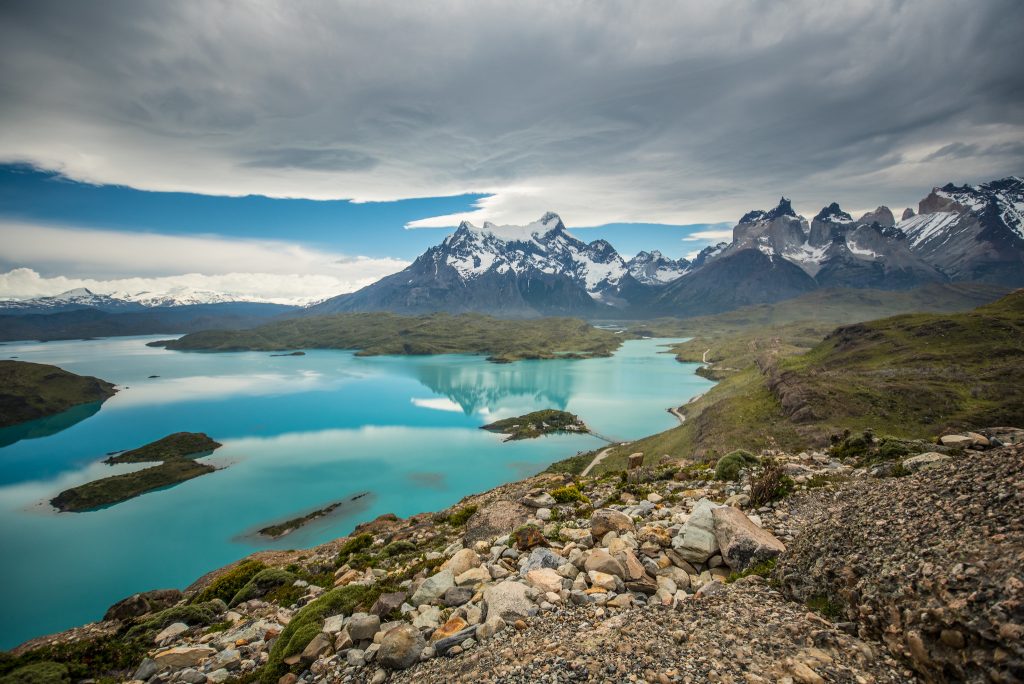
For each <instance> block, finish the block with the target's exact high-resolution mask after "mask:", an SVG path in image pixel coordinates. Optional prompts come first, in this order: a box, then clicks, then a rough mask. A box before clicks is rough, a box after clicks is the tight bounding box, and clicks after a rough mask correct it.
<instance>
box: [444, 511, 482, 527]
mask: <svg viewBox="0 0 1024 684" xmlns="http://www.w3.org/2000/svg"><path fill="white" fill-rule="evenodd" d="M477 508H478V507H477V506H465V507H463V508H460V509H459V510H457V511H455V512H454V513H452V514H451V515H449V516H448V522H449V523H450V524H452V525H454V526H455V527H462V526H463V525H465V524H466V521H467V520H469V519H470V518H471V517H472V516H473V514H474V513H476V510H477Z"/></svg>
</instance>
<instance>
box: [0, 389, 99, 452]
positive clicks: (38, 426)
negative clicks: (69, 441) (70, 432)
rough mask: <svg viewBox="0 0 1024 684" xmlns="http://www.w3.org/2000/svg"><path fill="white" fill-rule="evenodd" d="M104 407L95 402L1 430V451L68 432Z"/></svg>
mask: <svg viewBox="0 0 1024 684" xmlns="http://www.w3.org/2000/svg"><path fill="white" fill-rule="evenodd" d="M102 405H103V402H102V401H94V402H91V403H88V404H79V405H78V406H73V407H71V408H69V409H68V410H67V411H64V412H62V413H58V414H56V415H53V416H47V417H46V418H37V419H36V420H30V421H28V422H25V423H18V424H17V425H11V426H10V427H5V428H0V449H2V448H3V447H5V446H10V445H11V444H14V443H15V442H20V441H21V440H23V439H37V438H39V437H49V436H50V435H55V434H57V433H58V432H60V431H61V430H67V429H68V428H69V427H71V426H72V425H75V424H76V423H80V422H81V421H83V420H85V419H86V418H88V417H89V416H91V415H93V414H95V413H96V412H97V411H99V410H100V406H102Z"/></svg>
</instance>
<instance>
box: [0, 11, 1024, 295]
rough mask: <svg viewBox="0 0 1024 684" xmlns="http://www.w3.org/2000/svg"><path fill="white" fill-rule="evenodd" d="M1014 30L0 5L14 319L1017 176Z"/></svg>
mask: <svg viewBox="0 0 1024 684" xmlns="http://www.w3.org/2000/svg"><path fill="white" fill-rule="evenodd" d="M1022 25H1024V3H1020V2H1019V1H1018V0H983V1H981V2H978V1H974V2H965V1H961V0H950V1H947V2H942V3H936V2H933V1H932V0H889V1H883V0H873V1H863V2H861V1H858V2H853V1H846V2H829V3H821V2H819V1H817V0H815V1H814V2H812V1H810V0H787V1H785V2H776V1H773V0H748V1H740V0H736V1H733V2H720V3H707V2H704V1H701V2H697V1H689V0H681V1H673V2H668V1H665V2H662V1H659V0H650V1H648V2H644V3H635V2H613V1H609V2H603V3H591V2H585V1H584V0H575V1H571V0H566V1H564V2H551V1H550V0H548V1H546V2H533V1H531V0H524V1H522V2H515V3H512V2H489V1H487V0H476V1H473V2H468V1H467V2H446V1H438V2H432V3H407V2H387V1H382V0H373V1H366V2H362V1H360V2H354V1H353V2H347V1H346V2H326V1H324V2H319V1H315V0H306V1H303V2H283V1H282V2H266V1H255V0H254V1H250V2H243V3H239V2H217V1H216V0H181V1H177V2H173V3H170V2H162V1H157V0H94V1H92V2H88V3H69V2H63V1H50V0H30V1H22V0H6V1H5V2H4V3H2V4H0V60H2V64H3V69H0V297H18V298H24V297H31V296H38V295H44V294H56V293H57V292H59V291H62V290H64V289H69V288H70V287H78V286H87V287H90V288H91V289H94V290H95V291H99V292H113V291H122V290H133V291H138V290H156V291H163V290H167V289H171V288H181V287H194V288H199V289H212V290H218V291H225V292H230V293H232V294H238V295H243V296H251V297H257V298H261V299H268V300H273V301H288V302H302V301H310V300H313V299H319V298H322V297H326V296H331V295H334V294H339V293H341V292H345V291H351V290H353V289H357V288H358V287H361V286H363V285H366V284H369V283H370V282H373V281H374V280H376V279H378V278H380V277H382V276H383V275H386V274H388V273H391V272H394V271H396V270H399V269H401V268H402V267H404V265H406V264H407V263H409V262H410V261H411V260H412V259H414V258H415V257H416V256H417V255H418V254H419V253H421V252H422V251H423V250H424V249H425V248H426V247H428V246H429V245H432V244H436V243H437V242H440V240H442V239H443V238H444V236H445V235H446V234H447V233H449V232H450V231H451V230H452V229H453V227H454V226H456V225H457V224H458V223H459V222H460V221H461V220H464V219H466V220H471V221H473V222H474V223H477V224H479V223H481V222H482V221H484V220H490V221H493V222H495V223H500V224H501V223H513V224H523V223H527V222H530V221H533V220H536V219H537V218H539V217H540V216H541V215H542V214H543V213H545V212H546V211H555V212H557V213H558V214H560V215H561V217H562V218H563V220H564V222H565V223H566V225H567V226H568V227H569V229H570V231H572V232H574V234H576V235H577V236H578V237H580V238H581V239H584V240H588V241H589V240H591V239H596V238H604V239H607V240H609V241H610V242H611V243H612V244H613V245H615V246H616V248H618V249H619V251H620V252H622V253H623V254H624V255H625V256H627V257H628V256H631V255H632V254H635V253H636V252H637V251H639V250H641V249H659V250H661V251H662V252H664V253H665V254H667V255H669V256H672V257H679V256H684V255H688V254H693V253H694V252H695V251H697V250H698V249H700V248H701V247H703V246H705V245H707V244H712V243H714V242H717V241H718V240H720V239H727V237H728V235H729V233H730V231H729V228H731V226H732V225H733V224H734V223H735V222H736V220H737V219H738V217H739V216H741V215H742V214H743V213H745V212H747V211H749V210H751V209H755V208H770V207H772V206H774V205H775V203H776V202H777V201H778V197H779V196H780V195H783V194H785V195H786V196H787V197H790V198H792V199H793V204H794V207H795V208H796V209H797V210H798V211H799V212H800V213H803V214H805V215H808V216H812V215H813V214H815V213H817V211H818V209H820V208H821V207H822V206H824V205H826V204H828V203H830V202H833V201H838V202H839V203H840V204H841V205H842V206H843V208H844V209H846V210H847V211H849V212H850V213H853V214H855V215H856V214H858V213H862V212H864V211H868V210H870V209H873V208H874V207H876V206H878V205H880V204H886V205H888V206H890V207H891V208H893V209H894V210H895V211H896V213H897V215H898V214H899V212H901V211H902V208H903V207H907V206H911V207H916V205H917V202H918V201H919V200H920V199H922V198H923V197H924V196H925V195H926V194H927V193H928V192H929V191H930V189H931V188H932V187H934V186H937V185H943V184H945V183H947V182H955V183H958V184H959V183H969V182H978V181H984V180H990V179H993V178H1000V177H1004V176H1007V175H1011V174H1018V175H1019V174H1020V173H1021V172H1022V171H1024V69H1021V67H1020V65H1021V64H1024V41H1021V40H1020V39H1019V30H1020V27H1021V26H1022Z"/></svg>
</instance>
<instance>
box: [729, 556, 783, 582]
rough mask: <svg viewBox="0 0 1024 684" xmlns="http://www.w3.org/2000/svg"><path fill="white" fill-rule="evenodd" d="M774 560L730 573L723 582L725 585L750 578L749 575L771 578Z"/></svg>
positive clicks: (770, 559)
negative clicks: (742, 578) (743, 578)
mask: <svg viewBox="0 0 1024 684" xmlns="http://www.w3.org/2000/svg"><path fill="white" fill-rule="evenodd" d="M775 565H776V559H775V558H769V559H768V560H765V561H761V562H760V563H757V564H755V565H751V566H750V567H749V568H747V569H746V570H744V571H742V572H734V573H731V574H730V575H729V576H728V577H727V578H726V580H725V582H726V584H730V583H732V582H735V581H736V580H738V579H740V578H741V577H750V576H751V575H757V576H759V577H766V578H767V577H771V575H772V573H773V572H775Z"/></svg>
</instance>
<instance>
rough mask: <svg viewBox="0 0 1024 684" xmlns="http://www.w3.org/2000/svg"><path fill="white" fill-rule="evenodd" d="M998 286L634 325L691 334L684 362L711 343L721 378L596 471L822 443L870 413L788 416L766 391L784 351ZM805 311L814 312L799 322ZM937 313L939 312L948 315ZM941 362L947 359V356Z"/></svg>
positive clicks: (804, 301)
mask: <svg viewBox="0 0 1024 684" xmlns="http://www.w3.org/2000/svg"><path fill="white" fill-rule="evenodd" d="M1002 292H1005V289H1003V288H995V287H990V286H986V285H973V284H961V285H952V286H950V285H944V286H930V287H926V288H921V289H920V290H914V291H910V292H877V291H870V290H857V291H849V290H838V291H831V292H829V291H826V292H815V293H812V294H810V295H807V296H805V297H800V298H798V299H794V300H789V301H786V302H780V303H779V304H776V305H773V306H755V307H746V308H744V309H739V310H737V311H732V312H728V313H725V314H720V315H717V316H707V317H701V318H694V319H687V320H659V321H651V322H648V323H644V324H638V325H637V326H635V327H634V329H633V331H634V332H636V333H638V334H652V333H653V334H658V335H683V336H685V335H694V336H695V337H694V339H693V340H691V341H690V342H688V343H684V344H682V345H679V346H677V347H676V348H675V349H674V351H676V353H677V355H678V358H679V359H680V360H683V361H700V360H701V358H702V356H703V353H704V351H705V350H710V351H709V353H708V360H709V361H713V362H714V363H713V364H712V365H711V366H710V372H708V373H707V375H709V376H711V377H714V378H715V379H718V380H720V382H719V383H718V384H717V385H716V386H715V387H713V388H712V389H711V390H709V391H708V392H707V393H706V394H705V395H704V396H702V397H700V398H698V399H697V400H695V401H693V402H691V403H690V404H687V406H686V407H685V408H684V413H685V414H686V417H687V419H686V421H685V423H684V424H683V425H681V426H679V427H677V428H673V429H671V430H668V431H666V432H662V433H659V434H656V435H651V436H650V437H646V438H643V439H640V440H636V441H634V442H632V443H630V444H628V445H624V446H622V447H616V448H614V449H613V451H612V452H611V453H610V454H609V456H608V457H606V458H605V459H604V461H602V462H601V463H600V464H599V465H598V466H597V467H596V468H595V469H594V472H595V473H601V472H610V471H614V470H621V469H622V468H624V467H625V462H626V458H627V457H628V456H629V454H631V453H634V452H637V451H642V452H643V453H644V454H645V463H653V462H655V461H657V459H658V458H660V457H661V456H662V455H670V456H673V457H676V458H696V459H713V458H714V457H715V456H716V455H721V454H723V453H727V452H729V451H732V450H733V449H738V448H747V449H762V448H774V447H779V448H785V449H800V448H804V447H806V446H808V445H809V444H814V443H820V442H821V441H822V440H823V438H824V437H825V436H826V435H827V432H828V431H829V430H831V429H839V428H843V427H847V426H851V427H862V426H866V425H865V423H870V422H871V421H872V419H871V418H869V417H864V418H857V419H855V418H854V417H852V416H846V412H845V410H844V409H843V406H842V405H841V403H840V402H836V403H835V405H833V406H831V407H830V409H829V410H830V411H832V412H833V413H832V414H831V415H832V416H833V417H834V418H835V420H833V421H831V422H830V423H827V424H826V423H825V422H824V421H816V420H809V421H802V422H797V421H794V420H792V419H791V416H790V415H789V413H787V412H786V411H784V409H783V406H782V404H781V403H780V401H779V399H778V398H777V397H776V395H775V394H773V393H772V391H771V390H770V388H769V376H768V375H766V372H767V373H770V372H771V370H772V369H775V368H777V367H780V364H783V363H784V361H783V360H784V359H789V358H791V357H796V356H797V355H799V354H801V353H804V352H807V351H808V350H809V349H810V348H812V347H814V346H815V345H817V344H818V343H820V342H821V340H822V338H823V337H824V336H825V335H826V334H827V333H828V332H829V331H831V330H832V329H834V327H835V325H836V324H837V323H852V322H855V321H857V320H858V319H859V318H861V319H864V318H874V317H877V316H878V315H887V314H892V313H904V312H906V311H908V310H911V311H912V310H915V309H916V310H931V311H939V312H943V311H958V310H959V311H962V310H965V309H970V308H973V307H975V306H978V305H979V304H983V303H985V302H989V301H991V300H992V299H995V298H996V297H997V296H999V294H1000V293H1002ZM870 312H873V313H874V315H873V316H872V315H871V313H870ZM801 315H803V316H807V317H811V319H810V320H799V317H800V316H801ZM934 318H935V319H939V320H941V319H943V318H947V316H941V315H939V316H934ZM951 356H955V353H954V354H951ZM944 362H951V359H946V360H945V361H944ZM832 370H833V375H832V377H831V378H830V380H829V381H830V382H834V381H835V379H836V374H839V373H841V372H842V368H841V367H840V368H834V369H832ZM819 377H820V376H819ZM823 415H824V414H823ZM893 423H894V421H878V422H877V423H876V427H877V429H879V430H887V431H889V432H890V433H892V434H906V435H907V436H918V435H919V434H921V433H922V430H921V429H915V430H911V429H908V427H907V426H899V425H893ZM890 427H891V429H889V428H890ZM920 427H922V428H923V427H924V426H923V425H922V426H920ZM936 427H937V426H936V425H932V428H931V429H930V430H924V432H929V433H930V432H933V431H934V430H935V428H936ZM898 428H900V429H898ZM589 461H590V457H589V455H588V456H584V457H574V458H573V459H570V460H569V461H566V462H563V463H562V464H561V465H559V464H556V466H555V467H554V469H556V470H557V469H568V470H569V471H570V472H578V471H579V470H581V469H582V468H583V467H585V465H586V464H587V463H589Z"/></svg>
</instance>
